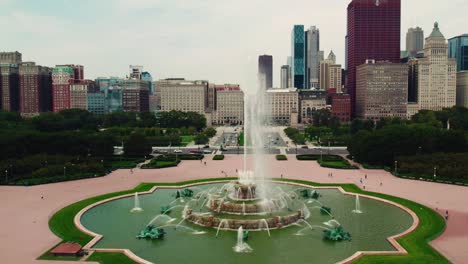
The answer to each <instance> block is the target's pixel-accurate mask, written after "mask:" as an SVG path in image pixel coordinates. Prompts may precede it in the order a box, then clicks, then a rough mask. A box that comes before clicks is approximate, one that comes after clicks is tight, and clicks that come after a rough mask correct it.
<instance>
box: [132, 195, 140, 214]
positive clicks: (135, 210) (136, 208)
mask: <svg viewBox="0 0 468 264" xmlns="http://www.w3.org/2000/svg"><path fill="white" fill-rule="evenodd" d="M130 212H132V213H139V212H143V209H142V208H141V207H140V199H139V198H138V192H136V193H135V201H134V205H133V208H132V210H130Z"/></svg>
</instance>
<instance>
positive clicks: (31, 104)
mask: <svg viewBox="0 0 468 264" xmlns="http://www.w3.org/2000/svg"><path fill="white" fill-rule="evenodd" d="M19 78H20V112H21V115H22V116H28V117H30V116H34V115H37V114H39V113H42V112H48V111H51V110H52V70H51V69H50V68H48V67H43V66H39V65H36V64H35V63H34V62H28V63H22V64H21V65H20V66H19Z"/></svg>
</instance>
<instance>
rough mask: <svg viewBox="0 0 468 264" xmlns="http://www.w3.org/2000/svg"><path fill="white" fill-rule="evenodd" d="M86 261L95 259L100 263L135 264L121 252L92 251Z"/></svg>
mask: <svg viewBox="0 0 468 264" xmlns="http://www.w3.org/2000/svg"><path fill="white" fill-rule="evenodd" d="M86 261H95V262H99V263H101V264H114V263H118V264H135V263H136V262H134V261H133V260H131V259H129V258H128V257H127V256H125V255H124V254H121V253H102V252H94V253H93V254H92V255H91V256H90V257H89V258H88V259H87V260H86Z"/></svg>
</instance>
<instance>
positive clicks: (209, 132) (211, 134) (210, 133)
mask: <svg viewBox="0 0 468 264" xmlns="http://www.w3.org/2000/svg"><path fill="white" fill-rule="evenodd" d="M203 133H205V135H206V136H207V137H209V138H212V137H214V136H216V129H214V128H212V127H208V128H206V129H205V131H204V132H203Z"/></svg>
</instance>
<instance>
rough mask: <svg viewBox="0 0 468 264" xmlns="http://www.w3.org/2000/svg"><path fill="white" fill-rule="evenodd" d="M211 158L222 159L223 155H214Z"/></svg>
mask: <svg viewBox="0 0 468 264" xmlns="http://www.w3.org/2000/svg"><path fill="white" fill-rule="evenodd" d="M213 160H224V155H215V156H214V157H213Z"/></svg>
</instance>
